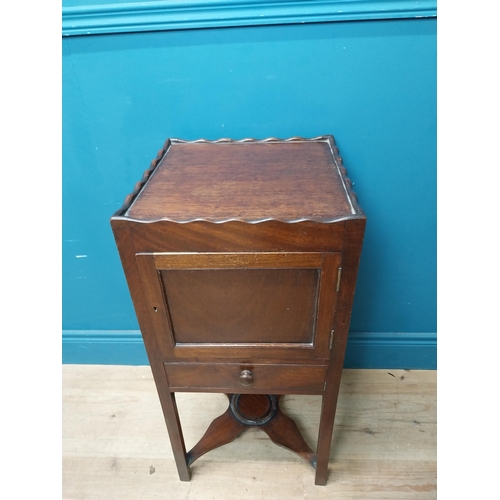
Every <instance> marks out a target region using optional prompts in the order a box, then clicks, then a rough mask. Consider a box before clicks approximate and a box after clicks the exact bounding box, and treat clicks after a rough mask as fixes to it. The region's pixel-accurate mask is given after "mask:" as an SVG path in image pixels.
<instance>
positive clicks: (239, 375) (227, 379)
mask: <svg viewBox="0 0 500 500" xmlns="http://www.w3.org/2000/svg"><path fill="white" fill-rule="evenodd" d="M327 368H328V367H327V366H326V365H303V364H300V365H298V364H281V363H280V364H257V363H182V362H181V363H178V362H174V363H165V372H166V374H167V379H168V383H169V387H170V390H171V391H172V392H175V391H182V392H184V391H191V392H205V391H208V392H227V393H247V394H248V393H250V394H251V393H256V394H258V393H272V394H285V393H288V394H289V393H294V392H295V393H308V394H322V393H323V391H324V387H325V380H326V371H327Z"/></svg>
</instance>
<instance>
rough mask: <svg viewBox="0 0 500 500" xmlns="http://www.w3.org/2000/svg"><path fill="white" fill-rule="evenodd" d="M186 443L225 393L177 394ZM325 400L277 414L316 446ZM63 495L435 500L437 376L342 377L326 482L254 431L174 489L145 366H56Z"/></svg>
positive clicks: (94, 498)
mask: <svg viewBox="0 0 500 500" xmlns="http://www.w3.org/2000/svg"><path fill="white" fill-rule="evenodd" d="M177 399H178V406H179V413H180V418H181V422H182V424H183V429H184V434H185V440H186V447H187V448H188V449H189V448H191V447H192V446H194V444H195V443H196V442H197V441H198V439H199V438H200V437H201V436H202V435H203V434H204V432H205V430H206V428H207V427H208V425H209V424H210V422H211V421H212V420H213V418H215V417H216V416H218V415H220V414H221V413H223V412H224V411H225V409H226V408H227V398H226V397H225V396H224V395H222V394H190V393H179V394H178V395H177ZM320 404H321V398H320V397H319V396H285V397H284V398H283V399H282V404H281V406H282V408H283V410H284V411H285V413H287V414H288V415H290V416H291V417H292V418H294V419H295V421H296V422H297V425H298V426H299V428H300V430H301V432H302V433H303V435H304V437H305V439H306V441H307V442H308V443H309V445H310V446H311V447H312V448H313V449H314V448H315V447H316V439H317V429H318V423H319V414H320ZM62 456H63V499H64V500H100V499H103V500H104V499H106V500H110V499H120V500H128V499H131V500H132V499H133V500H139V499H156V498H161V499H169V500H170V499H172V500H197V499H203V500H210V499H221V498H222V499H233V498H234V499H236V498H237V499H252V500H253V499H262V500H264V499H268V498H273V499H274V500H279V499H287V500H288V499H314V500H316V499H317V500H322V499H327V498H337V499H339V500H342V499H346V500H347V499H357V500H363V499H367V500H371V499H373V500H379V499H397V500H405V499H425V500H432V499H435V498H436V372H435V371H405V370H389V371H388V370H345V371H344V374H343V377H342V385H341V391H340V396H339V404H338V410H337V416H336V420H335V430H334V436H333V442H332V449H331V453H330V466H329V468H330V475H329V479H328V484H327V485H326V486H315V485H314V471H313V469H312V468H310V467H309V465H308V464H307V463H306V462H305V461H303V460H302V459H301V458H300V457H298V456H296V455H294V454H293V453H290V452H289V451H287V450H285V449H283V448H280V447H278V446H275V445H274V444H273V443H271V441H270V440H269V438H268V437H267V436H266V435H265V434H264V433H263V432H262V431H260V430H258V429H249V430H248V431H245V432H244V433H243V434H242V435H241V436H240V437H239V438H237V439H236V440H235V441H234V442H233V443H230V444H229V445H226V446H224V447H221V448H218V449H216V450H213V451H212V452H210V453H208V454H207V455H205V456H203V457H201V458H200V459H199V460H198V461H197V462H195V464H193V466H192V471H193V478H192V480H191V481H190V482H188V483H183V482H181V481H179V479H178V476H177V470H176V468H175V464H174V460H173V456H172V452H171V449H170V444H169V441H168V435H167V431H166V427H165V423H164V420H163V417H162V413H161V409H160V404H159V402H158V396H157V394H156V389H155V387H154V383H153V379H152V376H151V371H150V369H149V367H144V366H143V367H133V366H96V365H63V450H62Z"/></svg>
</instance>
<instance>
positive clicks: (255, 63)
mask: <svg viewBox="0 0 500 500" xmlns="http://www.w3.org/2000/svg"><path fill="white" fill-rule="evenodd" d="M322 134H333V135H334V136H335V138H336V140H337V143H338V146H339V148H340V152H341V155H342V157H343V159H344V164H345V165H346V168H347V171H348V173H349V176H350V178H351V179H352V180H353V181H354V183H355V186H354V190H355V191H356V193H357V195H358V198H359V201H360V205H361V206H362V208H363V210H364V211H365V213H366V215H367V218H368V222H367V229H366V237H365V245H364V250H363V255H362V260H361V266H360V271H359V278H358V286H357V291H356V296H355V304H354V310H353V315H352V322H351V331H352V332H354V334H353V336H352V337H351V339H352V340H351V341H350V343H349V348H348V352H347V358H346V366H352V367H387V368H398V367H402V368H434V367H435V363H436V356H435V345H436V19H435V18H432V17H430V18H422V19H389V20H382V19H380V20H363V21H343V22H338V21H335V22H324V23H305V24H282V25H258V26H244V27H243V26H240V27H227V28H205V29H181V30H165V31H145V32H122V33H111V34H91V35H89V36H67V37H64V38H63V329H64V332H63V361H64V362H68V363H124V364H129V363H132V364H141V363H146V362H147V360H146V357H145V354H144V349H143V347H142V344H141V342H140V336H139V334H138V332H137V330H138V324H137V321H136V319H135V315H134V311H133V307H132V302H131V299H130V296H129V293H128V289H127V285H126V282H125V278H124V275H123V271H122V268H121V264H120V261H119V257H118V253H117V250H116V247H115V243H114V240H113V235H112V232H111V229H110V225H109V218H110V216H111V215H112V213H113V212H114V211H115V210H116V209H117V208H119V207H120V206H121V204H122V203H123V200H124V198H125V196H126V195H127V194H128V193H129V192H130V191H131V190H132V188H133V185H134V184H135V182H137V181H138V180H139V179H140V177H141V175H142V173H143V171H144V170H145V169H146V168H147V167H148V166H149V163H150V161H151V160H152V159H153V158H154V156H155V155H156V152H157V150H158V149H159V148H160V147H161V146H162V144H163V142H164V140H165V139H166V138H167V137H179V138H183V139H197V138H201V137H203V138H207V139H217V138H220V137H231V138H234V139H241V138H244V137H255V138H265V137H268V136H277V137H281V138H286V137H290V136H294V135H300V136H303V137H313V136H317V135H322Z"/></svg>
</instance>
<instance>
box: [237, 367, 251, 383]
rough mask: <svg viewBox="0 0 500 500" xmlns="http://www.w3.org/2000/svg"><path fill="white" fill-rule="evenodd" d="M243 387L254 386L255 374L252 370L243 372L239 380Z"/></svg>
mask: <svg viewBox="0 0 500 500" xmlns="http://www.w3.org/2000/svg"><path fill="white" fill-rule="evenodd" d="M238 380H239V381H240V384H241V385H245V386H248V385H252V384H253V374H252V372H251V371H250V370H243V371H242V372H241V375H240V378H239V379H238Z"/></svg>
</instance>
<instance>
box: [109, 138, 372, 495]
mask: <svg viewBox="0 0 500 500" xmlns="http://www.w3.org/2000/svg"><path fill="white" fill-rule="evenodd" d="M365 220H366V218H365V215H364V214H363V212H362V210H361V208H360V207H359V205H358V202H357V199H356V196H355V194H354V193H353V191H352V189H351V182H350V180H349V179H348V178H347V175H346V171H345V168H344V166H343V165H342V160H341V158H340V157H339V155H338V149H337V147H336V146H335V141H334V139H333V137H332V136H330V135H325V136H321V137H316V138H312V139H303V138H299V137H293V138H291V139H286V140H280V139H276V138H269V139H265V140H255V139H244V140H239V141H235V140H230V139H221V140H218V141H206V140H198V141H183V140H180V139H168V140H167V141H166V142H165V144H164V146H163V148H162V149H161V150H160V151H159V153H158V155H157V157H156V159H155V160H153V162H152V164H151V166H150V168H149V169H148V170H147V171H146V172H145V173H144V175H143V177H142V179H141V180H140V181H139V182H138V183H137V184H136V185H135V187H134V189H133V192H132V193H131V194H130V195H129V196H127V198H126V200H125V202H124V205H123V206H122V208H121V209H120V210H118V211H117V212H116V213H115V214H114V215H113V217H112V218H111V225H112V228H113V232H114V235H115V239H116V244H117V247H118V250H119V253H120V257H121V261H122V264H123V269H124V272H125V275H126V278H127V282H128V286H129V289H130V293H131V296H132V300H133V303H134V307H135V311H136V314H137V318H138V321H139V325H140V328H141V332H142V335H143V338H144V343H145V346H146V350H147V354H148V357H149V361H150V364H151V369H152V372H153V376H154V380H155V383H156V386H157V389H158V395H159V398H160V402H161V406H162V409H163V413H164V416H165V421H166V425H167V429H168V432H169V436H170V440H171V444H172V449H173V453H174V457H175V460H176V464H177V468H178V472H179V476H180V479H181V480H184V481H187V480H189V479H190V477H191V471H190V465H191V464H192V463H193V462H194V461H195V460H196V459H197V458H199V457H200V456H201V455H203V454H204V453H206V452H208V451H210V450H212V449H214V448H216V447H217V446H221V445H223V444H226V443H228V442H230V441H232V440H233V439H235V438H236V437H237V436H238V435H239V434H240V432H242V431H243V430H244V429H245V428H246V427H247V426H259V427H260V428H261V429H262V430H263V431H264V432H266V433H267V434H268V435H269V437H270V438H271V440H272V441H273V442H275V443H277V444H279V445H281V446H284V447H286V448H288V449H290V450H291V451H293V452H295V453H297V454H299V455H300V456H301V457H302V458H304V459H305V460H306V461H307V462H309V463H310V464H311V465H312V466H313V467H314V468H315V469H316V479H315V481H316V484H320V485H323V484H326V480H327V473H328V457H329V452H330V444H331V439H332V432H333V423H334V417H335V409H336V404H337V396H338V390H339V385H340V378H341V374H342V366H343V361H344V354H345V347H346V342H347V336H348V329H349V321H350V316H351V307H352V301H353V296H354V290H355V284H356V275H357V271H358V264H359V259H360V254H361V247H362V242H363V235H364V229H365ZM179 391H193V392H221V393H225V394H226V395H227V396H228V398H229V401H228V409H227V411H226V412H225V413H224V414H223V415H221V416H220V417H218V418H216V419H215V420H214V422H213V423H212V424H211V425H210V427H209V429H208V430H207V433H206V434H205V435H204V436H203V438H202V439H201V440H200V441H199V443H198V444H197V445H196V446H195V447H194V448H193V449H192V450H190V451H189V452H186V449H185V445H184V440H183V435H182V429H181V425H180V421H179V416H178V413H177V407H176V402H175V393H176V392H179ZM286 394H318V395H321V396H322V399H323V403H322V410H321V418H320V425H319V433H318V443H317V449H316V451H313V450H312V449H311V448H310V447H309V446H308V444H307V443H306V442H305V441H304V439H303V438H302V436H301V434H300V432H299V430H298V428H297V426H296V424H295V423H294V421H293V420H292V419H290V418H289V417H287V416H286V415H285V414H284V413H283V412H282V411H281V409H280V406H279V402H280V398H281V397H282V396H284V395H286Z"/></svg>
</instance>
